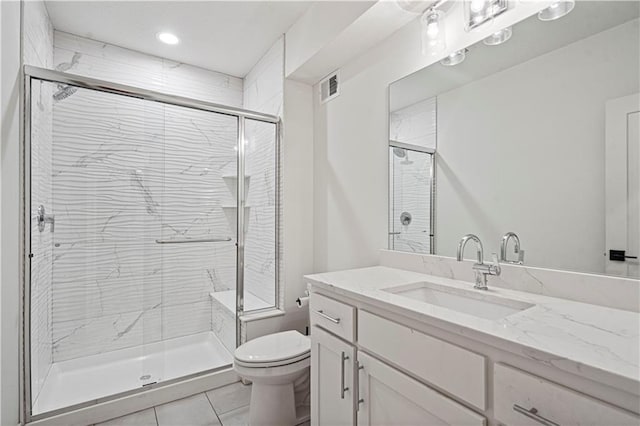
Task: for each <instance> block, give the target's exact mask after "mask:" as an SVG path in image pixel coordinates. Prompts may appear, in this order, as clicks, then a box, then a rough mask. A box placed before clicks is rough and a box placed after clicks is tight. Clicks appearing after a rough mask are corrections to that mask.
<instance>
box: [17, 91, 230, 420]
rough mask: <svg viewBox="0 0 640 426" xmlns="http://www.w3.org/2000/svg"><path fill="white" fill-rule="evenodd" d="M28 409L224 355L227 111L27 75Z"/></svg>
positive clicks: (57, 405) (176, 373)
mask: <svg viewBox="0 0 640 426" xmlns="http://www.w3.org/2000/svg"><path fill="white" fill-rule="evenodd" d="M30 101H31V102H30V104H29V105H30V111H31V115H30V119H31V120H30V122H31V126H30V134H29V136H30V138H29V139H30V140H29V143H28V147H29V152H30V158H29V160H30V180H31V185H30V190H29V189H28V191H29V192H28V195H29V194H30V206H29V210H30V215H31V226H30V251H29V253H30V254H31V255H30V256H29V259H30V279H29V302H30V303H29V305H28V309H29V314H28V315H29V316H28V319H29V329H28V332H29V336H28V337H29V338H28V353H29V358H28V361H29V374H30V377H29V379H30V380H29V394H30V399H31V404H32V410H31V414H32V415H34V416H37V415H39V414H43V413H51V412H55V411H58V410H64V409H66V408H68V407H71V406H81V405H83V404H84V405H88V404H94V403H95V402H96V401H101V400H103V399H105V398H109V397H113V396H114V395H117V394H120V393H122V392H127V391H132V390H136V389H142V388H143V387H145V386H150V385H151V386H152V385H154V384H156V383H162V382H166V381H167V380H171V379H176V378H179V377H184V376H188V375H195V374H198V373H201V372H203V371H209V370H212V369H216V368H220V367H225V366H226V367H228V366H229V365H230V364H231V361H232V357H231V353H232V351H233V349H234V348H235V328H236V323H235V293H236V246H235V242H236V235H237V229H236V226H237V225H236V215H237V209H236V208H235V206H236V205H237V199H236V188H237V157H238V152H237V143H238V118H237V117H236V116H233V115H224V114H218V113H213V112H207V111H203V110H198V109H192V108H187V107H180V106H175V105H169V104H166V103H161V102H153V101H148V100H143V99H137V98H132V97H127V96H122V95H118V94H112V93H107V92H101V91H97V90H90V89H84V88H78V87H74V86H68V85H65V84H59V83H52V82H45V81H40V80H38V79H32V80H31V96H30Z"/></svg>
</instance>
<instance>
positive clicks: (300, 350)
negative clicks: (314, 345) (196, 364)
mask: <svg viewBox="0 0 640 426" xmlns="http://www.w3.org/2000/svg"><path fill="white" fill-rule="evenodd" d="M310 352H311V341H310V340H309V337H308V336H305V335H303V334H301V333H299V332H297V331H283V332H281V333H274V334H269V335H266V336H262V337H258V338H256V339H253V340H250V341H249V342H247V343H245V344H243V345H241V346H239V347H238V348H237V349H236V350H235V353H234V363H233V365H234V368H235V370H236V372H237V373H238V375H239V376H240V377H242V378H243V379H246V380H250V381H251V382H253V388H252V390H251V404H250V406H249V425H250V426H258V425H277V426H289V425H290V426H293V425H296V424H299V423H301V422H303V421H305V420H307V419H308V414H309V410H308V408H309V391H310V390H309V366H310V365H311V359H310V357H311V354H310ZM296 407H298V410H297V412H296Z"/></svg>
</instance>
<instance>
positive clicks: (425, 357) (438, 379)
mask: <svg viewBox="0 0 640 426" xmlns="http://www.w3.org/2000/svg"><path fill="white" fill-rule="evenodd" d="M358 343H359V344H360V346H362V347H364V348H366V349H368V350H369V351H371V352H372V353H375V354H376V355H379V356H381V357H383V358H385V359H387V360H388V361H390V362H392V363H394V364H396V365H397V366H399V367H400V368H403V369H405V370H407V371H408V372H410V373H411V374H413V375H415V376H417V377H420V378H423V379H424V380H425V381H427V382H428V383H431V384H433V385H435V386H437V387H439V388H441V389H444V390H446V391H447V392H450V393H451V394H453V395H455V396H456V397H458V398H460V399H462V400H464V401H466V402H468V403H469V404H471V405H473V406H475V407H478V408H480V409H481V410H484V409H485V408H486V385H485V382H486V362H485V358H484V357H483V356H481V355H478V354H476V353H474V352H470V351H468V350H466V349H462V348H460V347H458V346H455V345H452V344H451V343H448V342H445V341H443V340H440V339H436V338H434V337H431V336H428V335H426V334H423V333H420V332H417V331H415V330H413V329H411V328H409V327H406V326H403V325H400V324H396V323H394V322H392V321H389V320H387V319H384V318H381V317H379V316H377V315H373V314H370V313H369V312H366V311H363V310H360V311H359V313H358Z"/></svg>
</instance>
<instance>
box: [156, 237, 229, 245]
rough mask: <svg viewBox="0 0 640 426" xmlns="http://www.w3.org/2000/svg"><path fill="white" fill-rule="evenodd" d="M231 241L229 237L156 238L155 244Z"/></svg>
mask: <svg viewBox="0 0 640 426" xmlns="http://www.w3.org/2000/svg"><path fill="white" fill-rule="evenodd" d="M225 241H231V238H185V239H183V240H156V243H157V244H184V243H222V242H225Z"/></svg>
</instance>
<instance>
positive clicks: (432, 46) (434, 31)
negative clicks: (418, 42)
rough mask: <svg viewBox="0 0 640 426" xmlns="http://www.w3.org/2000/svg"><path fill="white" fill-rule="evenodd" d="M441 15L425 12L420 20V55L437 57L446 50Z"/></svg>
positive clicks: (435, 11) (432, 11)
mask: <svg viewBox="0 0 640 426" xmlns="http://www.w3.org/2000/svg"><path fill="white" fill-rule="evenodd" d="M442 16H443V13H442V12H440V11H437V10H427V11H426V12H425V13H424V14H423V15H422V17H421V18H420V25H421V27H422V54H423V55H425V54H427V53H428V54H430V55H439V54H440V53H442V52H443V51H444V49H445V48H446V43H445V39H444V36H445V30H444V20H443V19H442Z"/></svg>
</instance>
